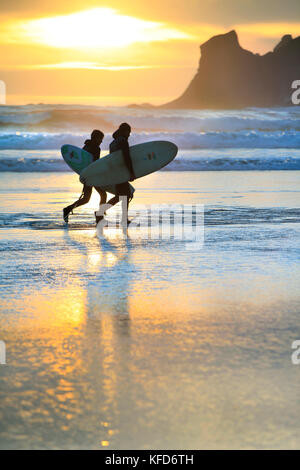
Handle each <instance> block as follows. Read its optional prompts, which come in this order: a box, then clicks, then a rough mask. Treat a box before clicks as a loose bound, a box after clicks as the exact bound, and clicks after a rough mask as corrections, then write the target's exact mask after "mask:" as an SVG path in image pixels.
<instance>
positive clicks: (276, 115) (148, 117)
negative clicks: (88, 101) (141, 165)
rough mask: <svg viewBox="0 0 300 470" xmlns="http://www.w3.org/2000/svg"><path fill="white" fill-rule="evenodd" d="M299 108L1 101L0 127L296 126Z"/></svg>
mask: <svg viewBox="0 0 300 470" xmlns="http://www.w3.org/2000/svg"><path fill="white" fill-rule="evenodd" d="M299 118H300V108H299V107H296V106H294V107H292V106H291V107H288V108H247V109H243V110H161V109H157V108H153V109H142V108H126V107H123V108H113V107H110V108H103V107H98V106H79V105H42V104H40V105H27V106H1V108H0V129H1V130H2V131H5V130H9V129H11V128H14V129H15V130H16V131H24V130H27V131H30V132H34V131H36V132H41V131H45V132H48V131H49V132H72V133H77V132H78V133H81V132H90V131H91V130H92V129H93V128H100V129H102V130H103V131H104V132H110V133H111V132H112V131H113V130H114V129H115V128H116V127H117V126H118V125H119V124H120V122H123V121H127V122H129V123H130V124H131V126H132V128H133V129H134V131H135V132H138V133H139V132H195V133H199V132H239V131H249V130H256V131H279V130H282V131H287V130H290V131H291V130H296V131H299V130H300V119H299Z"/></svg>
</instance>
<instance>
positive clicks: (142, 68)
mask: <svg viewBox="0 0 300 470" xmlns="http://www.w3.org/2000/svg"><path fill="white" fill-rule="evenodd" d="M0 25H1V26H0V57H1V65H0V80H2V81H4V82H5V84H6V91H7V97H6V103H7V104H26V103H38V102H44V103H81V104H96V105H105V106H106V105H109V104H111V105H120V104H121V105H125V104H130V103H143V102H151V103H153V104H160V103H164V102H166V101H169V100H172V99H175V98H177V97H178V96H179V95H180V94H181V93H182V92H183V91H184V89H185V88H186V87H187V86H188V84H189V82H190V80H191V79H192V78H193V76H194V75H195V73H196V71H197V68H198V63H199V58H200V49H199V46H200V45H201V44H202V43H203V42H205V41H207V40H208V39H209V38H210V37H212V36H214V35H216V34H222V33H225V32H228V31H230V30H232V29H235V30H236V31H237V34H238V36H239V41H240V44H241V46H242V47H244V48H245V49H249V50H251V51H252V52H255V53H260V54H264V53H266V52H268V51H270V50H272V49H273V48H274V46H275V45H276V44H277V43H278V42H279V40H280V38H281V37H282V36H283V35H284V34H292V35H293V37H296V36H299V35H300V2H299V0H285V1H284V2H283V1H282V0H281V1H279V0H240V1H239V0H185V1H182V0H151V1H149V0H139V1H138V2H137V1H136V0H134V1H131V0H126V1H125V0H107V1H105V0H104V1H99V0H98V1H94V0H72V1H63V0H52V1H51V2H49V0H38V1H37V0H11V1H10V2H7V1H6V2H4V1H3V0H0Z"/></svg>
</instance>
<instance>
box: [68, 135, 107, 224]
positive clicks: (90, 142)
mask: <svg viewBox="0 0 300 470" xmlns="http://www.w3.org/2000/svg"><path fill="white" fill-rule="evenodd" d="M103 137H104V134H103V132H101V131H99V130H98V129H95V130H94V131H93V132H92V133H91V138H90V139H87V140H86V141H85V143H84V147H83V150H86V151H87V152H89V153H90V154H91V155H92V156H93V160H94V161H96V160H98V158H100V152H101V149H100V144H101V143H102V141H103ZM95 189H96V191H98V193H99V194H100V204H105V202H106V198H107V195H106V192H105V191H104V190H103V189H101V188H100V187H98V186H95ZM92 191H93V187H92V186H86V185H84V186H83V190H82V193H81V196H80V197H79V199H78V200H77V201H75V202H74V203H73V204H71V205H70V206H67V207H65V208H64V210H63V216H64V220H65V222H68V219H69V215H70V213H72V211H73V209H75V207H79V206H83V205H84V204H87V203H88V202H89V200H90V198H91V195H92Z"/></svg>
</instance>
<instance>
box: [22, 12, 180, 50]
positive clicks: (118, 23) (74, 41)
mask: <svg viewBox="0 0 300 470" xmlns="http://www.w3.org/2000/svg"><path fill="white" fill-rule="evenodd" d="M18 31H19V32H18V33H16V34H17V36H16V35H15V39H16V38H17V37H18V35H20V36H21V37H22V38H23V41H26V40H27V41H29V42H31V43H39V44H44V45H47V46H52V47H59V48H99V47H101V48H120V47H125V46H129V45H131V44H133V43H136V42H151V41H165V40H168V39H187V38H189V35H188V34H186V33H183V32H181V31H178V30H176V29H170V28H167V27H166V26H165V25H164V24H163V23H158V22H153V21H145V20H141V19H139V18H134V17H130V16H125V15H121V14H119V13H118V12H117V11H116V10H113V9H111V8H94V9H92V10H86V11H81V12H77V13H73V14H70V15H65V16H56V17H50V18H40V19H37V20H31V21H28V22H26V23H25V24H21V25H20V29H19V30H18Z"/></svg>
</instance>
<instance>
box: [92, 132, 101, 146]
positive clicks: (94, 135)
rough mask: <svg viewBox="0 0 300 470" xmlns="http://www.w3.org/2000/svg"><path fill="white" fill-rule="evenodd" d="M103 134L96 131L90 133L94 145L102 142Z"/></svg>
mask: <svg viewBox="0 0 300 470" xmlns="http://www.w3.org/2000/svg"><path fill="white" fill-rule="evenodd" d="M103 137H104V134H103V132H101V131H99V130H98V129H94V130H93V132H92V133H91V140H92V141H93V142H95V143H96V144H98V145H100V144H101V142H102V140H103Z"/></svg>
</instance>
